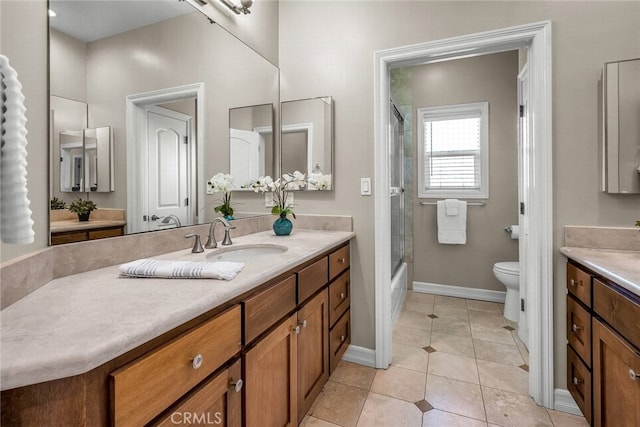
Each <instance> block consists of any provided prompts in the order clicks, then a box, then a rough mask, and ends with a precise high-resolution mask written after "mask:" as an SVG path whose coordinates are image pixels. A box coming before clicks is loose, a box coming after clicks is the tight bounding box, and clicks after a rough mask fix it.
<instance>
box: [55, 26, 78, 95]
mask: <svg viewBox="0 0 640 427" xmlns="http://www.w3.org/2000/svg"><path fill="white" fill-rule="evenodd" d="M49 46H50V48H51V51H52V52H54V54H52V55H51V57H50V64H49V68H50V70H51V73H50V74H49V82H50V83H49V84H50V88H49V90H50V91H51V94H52V95H56V96H60V97H62V98H68V99H73V100H76V101H81V102H86V101H87V44H86V43H84V42H81V41H80V40H77V39H74V38H73V37H70V36H68V35H66V34H65V33H61V32H60V31H56V30H54V29H52V30H51V34H50V36H49Z"/></svg>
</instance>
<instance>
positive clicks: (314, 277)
mask: <svg viewBox="0 0 640 427" xmlns="http://www.w3.org/2000/svg"><path fill="white" fill-rule="evenodd" d="M328 278H329V265H328V261H327V257H324V258H322V259H321V260H318V261H316V262H314V263H313V264H311V265H310V266H308V267H306V268H303V269H302V270H300V272H299V273H298V304H302V303H303V302H304V301H306V300H307V298H309V297H310V296H311V295H313V294H314V293H315V292H316V291H317V290H319V289H320V288H321V287H323V286H324V285H326V284H327V281H328Z"/></svg>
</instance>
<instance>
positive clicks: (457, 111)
mask: <svg viewBox="0 0 640 427" xmlns="http://www.w3.org/2000/svg"><path fill="white" fill-rule="evenodd" d="M478 113H480V155H479V158H480V188H459V187H458V188H444V189H427V188H425V184H426V175H425V174H426V165H425V160H426V155H425V135H424V122H425V119H429V118H439V119H443V118H444V119H456V118H469V117H477V116H478ZM416 117H417V119H418V120H416V123H417V128H418V129H417V131H418V132H417V135H418V144H417V145H418V147H417V149H418V198H424V199H441V198H461V199H462V198H463V199H488V198H489V103H488V102H486V101H484V102H473V103H467V104H456V105H443V106H437V107H421V108H418V109H417V114H416ZM459 153H460V155H462V153H463V152H462V151H459Z"/></svg>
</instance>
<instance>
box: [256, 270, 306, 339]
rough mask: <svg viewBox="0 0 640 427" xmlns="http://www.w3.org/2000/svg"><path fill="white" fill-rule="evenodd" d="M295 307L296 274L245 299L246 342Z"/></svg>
mask: <svg viewBox="0 0 640 427" xmlns="http://www.w3.org/2000/svg"><path fill="white" fill-rule="evenodd" d="M295 307H296V277H295V276H290V277H289V278H287V279H285V280H283V281H282V282H280V283H278V284H277V285H275V286H272V287H270V288H269V289H267V290H265V291H263V292H260V293H259V294H257V295H255V296H253V297H251V298H250V299H248V300H246V301H244V343H245V344H249V343H250V342H251V341H253V340H254V339H256V338H257V337H258V336H259V335H260V334H261V333H263V332H264V331H266V330H267V329H269V328H270V327H271V326H272V325H274V324H275V323H276V322H277V321H278V320H280V319H282V318H283V317H284V316H286V315H287V313H289V312H290V311H292V310H293V309H294V308H295Z"/></svg>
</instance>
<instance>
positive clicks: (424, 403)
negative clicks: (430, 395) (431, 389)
mask: <svg viewBox="0 0 640 427" xmlns="http://www.w3.org/2000/svg"><path fill="white" fill-rule="evenodd" d="M415 404H416V406H417V407H418V409H420V410H421V411H422V413H423V414H424V413H425V412H428V411H430V410H432V409H433V406H431V404H430V403H429V402H427V401H426V400H424V399H422V400H420V401H418V402H415Z"/></svg>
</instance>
